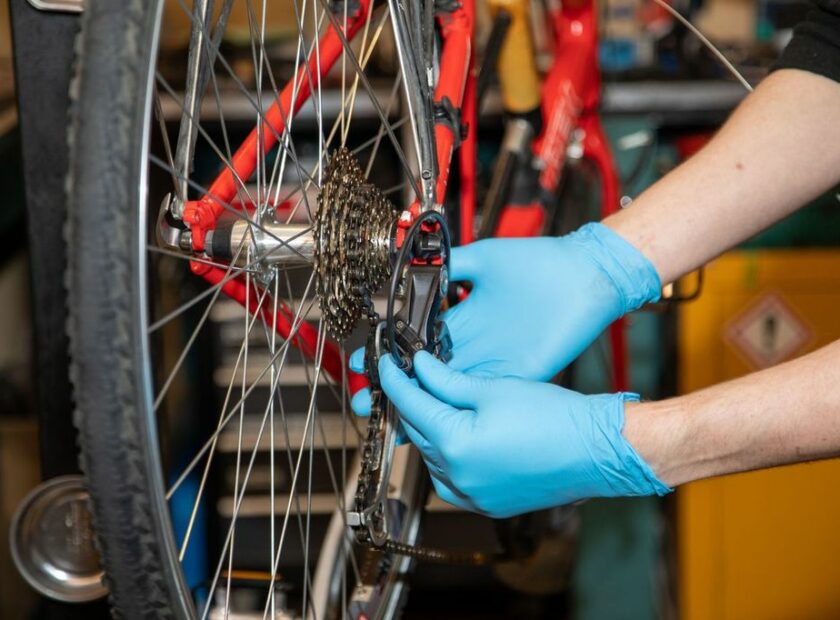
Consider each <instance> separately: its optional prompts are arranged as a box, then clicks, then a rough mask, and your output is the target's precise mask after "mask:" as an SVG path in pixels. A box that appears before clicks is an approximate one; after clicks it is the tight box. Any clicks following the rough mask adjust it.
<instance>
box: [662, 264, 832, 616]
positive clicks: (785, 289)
mask: <svg viewBox="0 0 840 620" xmlns="http://www.w3.org/2000/svg"><path fill="white" fill-rule="evenodd" d="M705 280H706V281H705V286H704V291H703V294H702V296H701V297H700V298H699V299H698V300H697V301H695V302H693V303H690V304H686V305H684V306H683V307H682V308H681V309H680V314H679V352H680V366H679V374H680V390H681V391H682V392H683V393H685V392H689V391H693V390H696V389H699V388H702V387H705V386H708V385H712V384H714V383H718V382H721V381H724V380H726V379H731V378H734V377H738V376H741V375H744V374H746V373H748V372H750V371H752V370H755V369H757V368H759V367H761V366H765V365H770V364H773V363H777V362H779V361H782V360H784V359H790V358H791V357H796V356H798V355H801V354H802V353H805V352H807V351H811V350H813V349H815V348H818V347H819V346H821V345H824V344H826V343H829V342H831V341H833V340H836V339H838V338H840V251H829V250H808V251H802V250H797V251H794V250H784V251H779V250H767V251H756V252H733V253H730V254H727V255H725V256H723V257H721V258H720V259H718V260H716V261H714V262H713V263H712V264H711V265H710V266H709V267H708V268H707V270H706V279H705ZM825 389H826V390H840V385H826V386H825ZM677 505H678V510H677V514H678V517H677V519H678V523H677V527H678V530H677V536H678V554H679V558H678V560H679V562H678V566H679V582H678V584H679V594H678V598H679V609H680V618H681V619H682V620H735V619H737V620H741V619H749V620H765V619H779V620H782V619H783V620H788V619H796V620H806V619H823V618H824V619H832V620H833V619H839V618H840V460H832V461H824V462H820V463H811V464H803V465H796V466H790V467H782V468H777V469H773V470H765V471H758V472H751V473H747V474H739V475H734V476H725V477H721V478H716V479H712V480H706V481H702V482H697V483H693V484H690V485H686V486H684V487H683V488H680V489H679V490H678V492H677Z"/></svg>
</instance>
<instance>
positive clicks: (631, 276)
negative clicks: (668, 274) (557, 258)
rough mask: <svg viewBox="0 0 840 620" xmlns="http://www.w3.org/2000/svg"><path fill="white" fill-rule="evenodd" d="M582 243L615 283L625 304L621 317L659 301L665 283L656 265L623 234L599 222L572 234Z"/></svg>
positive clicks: (574, 239) (571, 236)
mask: <svg viewBox="0 0 840 620" xmlns="http://www.w3.org/2000/svg"><path fill="white" fill-rule="evenodd" d="M569 237H570V239H571V240H573V241H575V242H577V243H580V244H581V245H582V246H583V247H584V248H585V249H586V251H587V252H588V253H589V254H590V256H591V257H592V258H593V259H594V260H595V262H596V263H598V265H599V266H600V267H601V269H603V270H604V272H605V273H606V275H607V276H608V277H609V278H610V280H612V282H613V284H615V287H616V289H618V291H619V294H620V296H621V300H622V303H623V305H624V308H623V311H622V313H621V314H627V313H628V312H632V311H633V310H638V309H639V308H641V307H642V306H643V305H645V304H646V303H648V302H653V301H659V297H660V295H661V293H662V282H661V281H660V280H659V274H657V273H656V269H655V268H654V266H653V264H652V263H651V262H650V261H649V260H648V259H647V258H646V257H645V256H644V255H643V254H642V253H641V252H640V251H639V250H637V249H636V248H635V247H633V246H632V245H631V244H630V243H628V242H627V241H626V240H625V239H624V238H623V237H622V236H621V235H619V234H618V233H616V232H615V231H613V230H611V229H610V228H608V227H607V226H604V225H603V224H601V223H599V222H593V223H591V224H586V225H584V226H581V227H580V228H579V229H578V230H576V231H575V232H573V233H572V234H571V235H569Z"/></svg>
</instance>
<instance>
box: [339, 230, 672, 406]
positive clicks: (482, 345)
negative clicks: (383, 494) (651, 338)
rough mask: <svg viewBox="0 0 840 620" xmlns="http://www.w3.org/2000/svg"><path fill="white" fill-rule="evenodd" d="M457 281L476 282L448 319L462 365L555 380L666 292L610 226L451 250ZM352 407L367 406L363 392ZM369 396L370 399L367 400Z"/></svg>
mask: <svg viewBox="0 0 840 620" xmlns="http://www.w3.org/2000/svg"><path fill="white" fill-rule="evenodd" d="M449 279H450V280H453V281H456V280H469V281H471V282H472V284H473V288H472V291H471V292H470V294H469V296H468V297H467V299H466V300H464V301H463V302H461V303H460V304H458V305H457V306H455V307H454V308H452V309H451V310H449V311H448V312H447V313H446V314H445V315H444V320H445V321H446V324H447V325H448V327H449V333H450V335H451V337H452V360H451V361H450V366H451V367H452V368H454V369H456V370H464V371H469V372H470V373H472V374H482V375H487V376H495V377H503V376H508V377H522V378H524V379H535V380H540V381H544V380H547V379H550V378H551V377H553V376H554V375H556V374H557V373H558V372H560V371H561V370H562V369H563V368H565V367H566V366H568V364H569V363H570V362H571V361H572V360H574V359H575V358H576V357H577V356H578V355H580V354H581V353H582V352H583V350H584V349H586V347H588V346H589V345H590V344H591V343H592V342H593V341H594V340H595V339H596V338H597V337H598V335H599V334H600V333H601V332H602V331H603V330H604V329H605V328H606V327H607V326H608V325H609V324H610V323H612V322H613V321H614V320H616V319H617V318H619V317H621V316H622V315H624V314H626V313H627V312H631V311H633V310H636V309H637V308H640V307H641V306H642V305H644V304H645V303H647V302H650V301H656V300H658V299H659V294H660V289H661V284H660V281H659V276H658V275H657V273H656V270H655V269H654V267H653V265H652V264H651V263H650V261H648V259H647V258H645V257H644V256H643V255H642V253H641V252H639V251H638V250H636V249H635V248H634V247H633V246H632V245H630V244H629V243H628V242H627V241H625V240H624V239H623V238H621V237H620V236H619V235H618V234H617V233H615V232H613V231H612V230H610V229H609V228H607V227H606V226H604V225H603V224H597V223H594V224H587V225H586V226H583V227H582V228H580V229H578V230H577V231H575V232H573V233H571V234H569V235H566V236H564V237H538V238H529V239H488V240H485V241H479V242H477V243H473V244H471V245H467V246H464V247H459V248H453V250H452V259H451V261H450V273H449ZM357 398H358V400H354V403H355V404H354V405H353V409H354V411H356V412H357V413H364V412H365V409H363V408H357V407H356V405H359V407H362V406H363V405H364V404H365V403H364V402H363V399H364V397H363V396H360V395H358V394H357ZM368 400H369V397H368Z"/></svg>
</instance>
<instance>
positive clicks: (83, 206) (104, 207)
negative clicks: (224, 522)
mask: <svg viewBox="0 0 840 620" xmlns="http://www.w3.org/2000/svg"><path fill="white" fill-rule="evenodd" d="M159 4H160V2H159V0H89V1H88V2H87V3H86V4H85V11H84V14H83V18H82V33H81V35H80V37H79V39H78V40H77V46H76V51H77V61H76V62H77V65H76V75H75V78H74V80H73V83H72V85H71V98H72V100H73V104H72V108H71V123H70V132H69V136H68V139H69V143H70V148H71V161H70V169H69V174H68V181H67V195H68V221H67V226H66V236H67V242H68V274H67V278H66V283H67V288H68V295H69V320H68V334H69V337H70V351H71V357H72V360H71V370H70V373H71V380H72V383H73V387H74V393H75V400H76V405H77V408H76V413H75V423H76V426H77V427H78V429H79V442H80V447H81V457H80V458H81V462H80V464H81V467H82V470H83V471H84V473H85V476H86V477H87V482H88V485H89V488H90V491H91V496H92V512H93V516H94V523H95V529H96V532H97V539H98V544H99V547H100V550H101V552H102V557H103V562H104V568H105V572H106V574H107V575H108V577H106V581H107V584H106V585H107V586H108V588H109V590H110V596H111V602H112V605H113V608H114V615H115V616H116V617H125V618H131V619H133V618H188V617H190V616H192V615H194V614H193V613H192V602H191V599H190V596H189V592H188V591H187V588H186V586H185V584H184V583H183V580H182V578H181V571H180V567H179V566H177V565H176V566H172V561H173V559H174V561H175V562H176V563H177V550H175V552H174V553H173V550H174V545H175V543H174V540H173V536H172V531H171V527H170V525H169V523H168V517H167V515H168V510H167V506H166V504H165V502H164V500H163V490H164V487H163V480H162V476H161V471H160V467H159V463H158V461H157V459H156V458H153V457H154V456H155V453H156V451H157V431H156V429H155V428H154V422H153V416H149V415H147V413H146V412H147V411H149V410H151V409H150V408H151V402H150V401H149V399H150V398H151V392H150V386H148V385H147V384H146V373H145V372H144V368H143V366H144V363H145V360H144V357H143V355H144V351H145V347H146V344H145V342H146V335H145V324H146V323H145V318H144V311H145V310H144V308H142V305H141V304H142V301H141V299H142V297H141V294H140V292H141V290H142V288H141V287H142V284H141V282H140V275H139V274H142V273H143V271H144V270H143V268H142V265H140V264H139V261H142V260H144V258H143V257H144V256H145V243H144V242H143V241H142V240H141V238H140V235H138V234H137V230H138V228H140V226H139V217H140V214H139V205H140V204H141V202H142V200H143V199H144V197H143V196H141V192H143V189H142V188H144V187H145V183H144V179H143V178H142V175H143V174H144V173H143V170H144V169H145V161H141V158H142V157H144V153H143V149H142V148H140V145H142V144H145V139H146V138H145V135H144V127H145V124H146V123H147V122H148V119H149V116H150V115H149V109H150V106H149V101H148V100H146V99H145V95H146V94H148V93H150V92H151V89H150V88H149V86H150V79H151V74H150V72H151V71H152V68H153V67H154V58H153V57H152V56H153V54H155V53H156V49H157V45H156V41H155V33H156V31H157V27H156V21H157V19H158V9H159ZM143 228H145V227H143ZM141 244H142V247H141ZM161 504H162V505H161ZM167 547H169V548H167Z"/></svg>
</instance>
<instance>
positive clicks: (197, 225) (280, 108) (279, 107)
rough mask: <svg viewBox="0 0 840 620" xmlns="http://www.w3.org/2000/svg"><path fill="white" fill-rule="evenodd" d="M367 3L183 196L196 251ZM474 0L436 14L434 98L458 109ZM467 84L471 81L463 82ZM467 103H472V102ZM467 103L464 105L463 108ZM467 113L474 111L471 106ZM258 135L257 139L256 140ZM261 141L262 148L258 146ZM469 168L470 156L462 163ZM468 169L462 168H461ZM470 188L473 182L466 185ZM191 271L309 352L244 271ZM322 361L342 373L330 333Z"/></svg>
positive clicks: (300, 334) (440, 148) (201, 266)
mask: <svg viewBox="0 0 840 620" xmlns="http://www.w3.org/2000/svg"><path fill="white" fill-rule="evenodd" d="M371 10H372V6H371V0H359V4H358V8H357V10H356V11H355V13H353V14H352V15H348V17H347V20H346V21H344V20H342V21H344V23H343V24H342V27H341V32H339V31H338V30H336V28H335V27H334V25H332V24H335V22H332V24H331V25H330V26H329V27H328V28H327V30H326V32H325V34H324V35H323V36H322V37H321V39H320V40H319V43H318V46H319V47H318V54H317V55H316V54H314V53H313V54H311V55H310V58H309V60H308V62H307V63H306V64H305V65H304V66H302V67H300V69H299V70H298V72H297V75H296V76H295V77H294V79H292V80H291V81H290V82H289V83H287V84H286V86H285V87H284V88H283V90H282V91H281V92H280V95H279V97H277V99H276V100H275V101H274V102H273V103H272V105H271V106H270V107H269V108H268V109H267V110H266V111H265V113H264V115H263V121H262V128H261V129H262V131H261V132H260V133H261V134H262V137H261V139H260V138H259V137H258V131H257V128H256V127H255V128H254V129H253V130H252V131H251V133H250V134H249V135H248V137H247V138H246V139H245V141H244V142H243V143H242V144H241V146H240V147H239V148H238V149H237V151H236V153H235V154H234V155H233V157H232V160H231V168H225V169H224V170H223V171H222V172H221V173H220V174H219V175H218V176H217V177H216V179H215V180H214V181H213V182H212V184H211V185H210V188H209V190H208V191H207V193H206V194H205V195H204V196H203V197H201V198H200V199H198V200H194V201H188V202H187V203H186V204H185V205H184V222H185V223H186V224H187V225H188V226H189V227H190V230H191V233H192V247H193V250H195V251H197V252H200V251H202V250H203V249H204V238H205V234H206V233H207V231H209V230H213V229H214V228H215V227H216V222H217V220H218V219H219V217H220V216H221V214H222V213H223V212H224V211H225V210H228V209H231V208H232V207H231V203H232V202H233V199H234V198H235V196H236V194H237V190H238V189H239V188H238V187H237V182H238V179H249V178H250V177H251V175H252V174H253V173H254V171H255V170H256V168H257V164H258V162H259V160H260V158H261V157H264V156H265V154H266V153H267V152H268V151H269V150H270V149H271V148H273V147H274V146H275V145H276V144H277V137H278V136H281V135H282V134H283V131H284V130H285V127H286V122H287V119H289V118H290V117H292V116H293V115H294V114H295V113H296V112H297V111H298V110H299V109H300V108H301V106H302V105H303V104H304V103H305V102H306V101H307V99H308V98H309V97H310V95H311V94H312V91H313V89H315V90H317V88H318V87H319V85H320V82H321V80H322V79H323V77H324V76H325V75H327V73H328V72H329V71H330V70H331V69H332V67H333V65H334V64H335V62H336V61H337V60H338V58H339V57H340V56H341V53H342V51H344V49H345V44H346V42H347V41H350V40H352V39H353V37H354V36H355V35H356V33H357V32H358V31H359V30H360V28H361V27H362V25H364V23H365V21H366V20H367V19H369V12H370V11H371ZM473 17H474V0H462V2H461V3H460V4H459V5H458V6H457V7H456V8H454V9H453V10H451V11H450V12H447V13H443V14H441V15H440V16H439V17H438V23H439V26H440V33H441V38H442V41H443V47H442V51H441V58H440V73H439V78H438V84H437V87H436V88H435V92H434V99H435V102H436V103H439V102H442V101H443V100H444V99H448V101H449V102H450V103H451V104H452V105H453V106H454V107H455V109H457V110H460V109H461V107H462V105H463V103H464V92H465V89H466V88H467V85H468V83H469V84H472V78H471V77H470V70H469V69H470V67H471V66H472V65H471V63H472V60H471V51H472V50H471V46H472V36H473ZM470 88H473V87H472V86H470ZM474 108H475V105H474V103H473V104H472V109H473V110H474ZM469 109H470V106H469V105H467V110H468V111H469ZM473 114H474V112H473ZM474 127H475V125H474V124H473V125H472V129H471V130H470V134H471V135H470V136H469V137H468V139H467V143H468V146H467V147H466V148H465V149H464V150H463V151H462V153H463V152H473V153H474V152H475V135H474V132H475V129H474ZM459 138H460V136H456V135H455V133H454V131H453V128H452V127H451V126H450V125H448V124H446V123H443V122H439V123H436V125H435V139H436V148H437V153H436V155H437V163H438V170H439V172H440V173H439V176H438V179H437V187H436V193H437V200H438V202H441V203H442V202H443V199H444V197H445V195H446V188H447V183H448V180H449V171H450V161H451V158H452V152H453V150H454V148H455V145H456V141H457V140H458V139H459ZM260 142H261V145H260ZM260 146H262V153H260V152H259V150H260ZM466 166H467V167H469V168H470V169H471V170H473V178H474V169H475V165H474V163H473V164H472V165H469V164H466ZM468 176H469V175H468ZM471 191H472V193H473V195H474V191H475V190H474V186H473V188H472V190H471ZM464 194H465V195H464V196H462V198H463V199H464V201H466V200H467V199H468V197H469V195H470V193H469V191H468V190H466V189H465V190H464ZM418 209H419V204H418V203H417V202H415V203H414V204H413V205H411V207H410V208H409V212H410V213H412V214H414V215H416V213H417V212H418ZM410 223H411V222H410V221H409V222H407V223H406V222H403V221H401V222H400V225H401V226H407V225H410ZM190 266H191V269H192V271H193V273H195V274H196V275H199V276H201V277H203V278H204V279H205V280H206V281H207V282H209V283H210V284H213V285H220V286H221V289H222V292H223V293H224V294H225V295H227V296H228V297H230V298H232V299H234V300H236V301H237V302H239V303H240V304H242V305H243V306H246V305H247V306H248V310H249V311H250V312H252V313H254V314H255V315H256V314H259V317H260V318H261V319H263V320H264V321H265V322H266V324H268V325H274V326H276V327H275V328H276V330H277V333H278V334H279V335H280V336H281V337H282V338H284V339H289V338H291V341H292V344H294V345H295V346H296V347H297V348H299V349H300V350H301V351H302V352H303V353H304V355H306V356H307V357H308V358H310V359H313V358H314V357H315V355H316V350H317V348H318V330H317V329H316V328H315V327H314V326H312V325H311V324H309V323H307V322H306V321H299V322H298V324H297V325H295V324H294V323H295V320H294V315H293V313H292V312H291V310H290V309H289V307H288V306H286V305H285V304H280V303H279V302H278V310H277V313H276V316H275V315H273V312H272V311H271V310H268V309H265V308H261V307H260V305H259V302H258V300H259V299H260V291H259V290H258V288H257V286H256V285H255V284H253V283H252V284H251V285H250V286H251V289H252V290H250V291H249V290H248V285H247V284H246V279H245V278H244V277H243V276H237V277H234V278H230V277H229V275H228V272H227V271H226V270H225V269H222V268H220V267H216V266H213V265H209V264H207V263H206V262H198V261H192V262H191V264H190ZM321 355H322V366H323V369H324V371H325V372H326V373H327V375H329V376H330V377H331V378H332V379H333V380H334V381H336V382H340V381H341V378H342V376H344V372H345V368H346V364H347V358H346V356H342V355H341V352H340V349H339V347H338V345H337V344H336V343H334V342H332V341H326V342H325V343H324V349H323V351H321ZM347 376H348V383H349V388H350V392H351V393H355V392H357V391H358V390H359V389H361V388H363V387H365V386H366V385H367V380H366V379H365V377H364V375H361V374H356V373H353V372H350V371H349V370H348V371H347Z"/></svg>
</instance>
